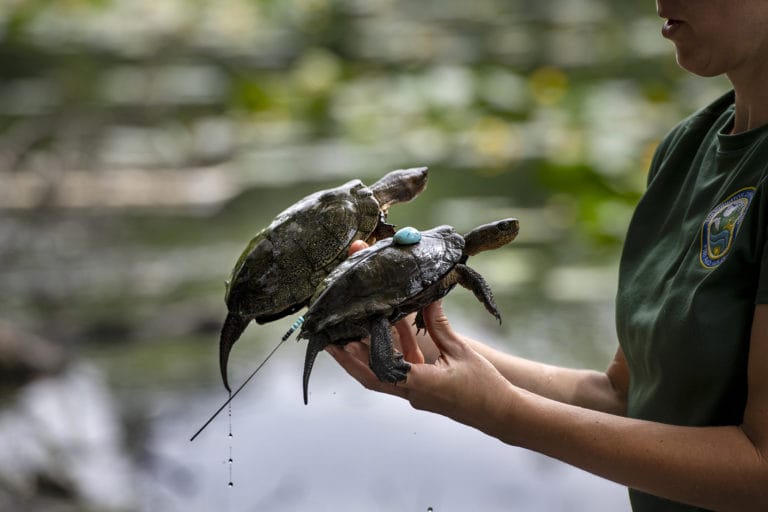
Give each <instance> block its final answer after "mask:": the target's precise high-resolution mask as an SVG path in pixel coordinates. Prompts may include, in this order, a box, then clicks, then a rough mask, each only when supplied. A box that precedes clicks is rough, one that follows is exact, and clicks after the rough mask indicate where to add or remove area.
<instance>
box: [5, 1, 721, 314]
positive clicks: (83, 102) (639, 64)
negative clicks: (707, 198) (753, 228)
mask: <svg viewBox="0 0 768 512" xmlns="http://www.w3.org/2000/svg"><path fill="white" fill-rule="evenodd" d="M660 26H661V21H660V20H659V19H658V18H657V17H656V14H655V6H654V5H653V3H652V2H646V1H642V2H641V1H633V2H628V1H625V0H623V1H618V0H615V1H608V0H552V1H549V2H534V1H532V0H513V1H510V0H504V1H502V0H478V1H475V2H466V1H463V0H424V1H420V2H408V1H406V0H280V1H277V0H221V1H217V2H205V1H202V0H163V1H162V2H158V1H156V0H51V1H45V0H10V1H6V2H4V3H3V4H2V6H1V7H0V179H1V180H2V182H3V183H4V184H5V186H4V187H0V211H2V212H4V213H5V218H4V220H3V221H2V222H0V237H2V240H3V242H4V243H3V244H2V248H1V249H0V262H3V263H4V264H5V269H6V270H5V271H4V272H3V273H0V284H2V285H3V287H4V289H6V290H9V294H8V296H7V298H5V299H4V302H3V305H4V306H6V307H9V308H10V309H11V310H14V308H21V307H24V305H25V304H26V305H28V304H34V305H35V310H36V311H51V310H53V311H58V312H61V310H62V308H63V307H64V305H65V304H70V303H71V302H72V301H73V299H72V296H73V295H72V294H76V295H77V296H78V297H79V299H78V300H81V301H84V302H85V303H87V304H89V309H87V313H82V314H80V313H78V314H77V315H75V317H74V318H75V319H76V321H78V322H79V321H80V320H81V317H82V316H88V315H91V316H93V315H94V314H95V313H94V311H95V310H105V314H106V310H110V309H116V308H124V307H125V303H126V302H131V301H133V298H132V297H135V296H141V297H143V298H144V299H146V298H147V297H148V296H150V297H152V296H155V295H156V296H162V297H164V299H163V300H166V299H167V300H175V299H174V297H178V296H179V293H181V292H178V290H196V292H194V291H193V292H191V293H193V294H197V297H199V298H200V297H206V298H207V297H209V296H211V295H212V293H211V292H210V290H212V289H214V288H216V289H218V286H219V285H218V284H216V285H214V284H213V283H219V279H218V277H217V276H218V275H219V274H221V276H225V275H226V272H227V270H228V269H227V268H226V267H227V265H229V260H228V259H227V258H226V255H228V254H230V253H232V254H233V255H236V254H237V252H238V251H237V249H236V248H234V247H235V246H239V245H241V244H244V243H245V241H247V239H248V237H249V236H250V234H252V233H253V232H255V231H256V230H257V229H258V228H259V227H260V226H259V224H260V223H263V222H267V221H268V219H269V218H271V216H273V215H274V214H275V213H276V212H277V211H279V210H280V209H282V208H283V207H285V206H287V204H288V203H289V202H290V200H291V199H293V200H295V199H297V198H298V197H300V196H301V193H304V192H309V191H311V190H314V189H316V188H318V187H319V186H324V185H326V184H330V183H338V182H340V181H344V180H347V179H350V178H352V177H359V178H362V179H364V180H369V179H374V178H377V177H379V176H381V175H382V174H383V173H384V172H386V171H388V170H390V169H391V168H395V167H410V166H416V165H428V166H429V167H430V168H431V169H432V172H433V174H432V176H433V178H432V183H431V185H430V188H429V191H430V193H429V195H427V196H425V198H424V199H423V200H421V201H420V203H424V205H416V206H413V208H412V209H406V208H403V210H402V211H403V212H410V214H411V215H413V216H416V218H417V219H429V220H428V222H433V223H438V222H440V223H442V222H449V223H455V224H457V225H459V224H467V225H466V226H462V228H464V227H467V228H468V227H471V226H469V223H470V222H473V221H474V220H475V216H474V213H473V212H470V211H464V212H462V211H457V208H456V207H455V206H450V205H449V206H441V203H442V202H449V201H450V200H454V199H461V198H468V199H472V198H474V199H473V200H479V201H480V202H479V203H478V204H479V205H482V204H483V203H482V201H485V204H502V205H503V207H504V208H507V212H509V211H512V212H514V211H515V208H525V209H528V210H530V211H532V212H533V211H543V212H545V213H543V214H542V215H541V216H540V218H542V219H549V220H548V221H547V222H549V223H550V224H547V223H546V222H545V223H543V224H542V223H538V224H537V223H536V222H532V223H531V222H528V223H526V222H525V220H524V231H525V228H526V226H531V227H530V228H528V229H529V230H535V231H539V233H533V234H532V235H536V236H531V239H530V241H529V242H526V241H525V238H524V237H521V243H522V244H525V243H534V242H533V241H534V239H535V240H538V241H539V242H541V243H546V244H551V247H550V248H549V249H544V250H550V251H552V252H553V253H554V254H556V255H555V256H553V258H554V260H555V261H563V260H567V261H572V260H573V259H574V258H577V257H578V258H586V259H589V258H595V257H597V256H599V255H604V254H615V252H616V250H617V248H618V247H619V244H620V242H621V240H622V238H623V230H624V227H625V225H626V222H627V221H628V219H629V216H630V215H631V211H632V208H633V206H634V204H635V203H636V201H637V200H638V198H639V196H640V194H641V193H642V190H643V188H644V185H645V173H646V168H647V166H648V164H649V162H650V157H651V155H652V153H653V150H654V148H655V146H656V144H657V143H658V141H659V140H660V138H661V137H662V136H663V135H664V134H665V133H666V132H667V131H668V130H669V129H670V128H671V127H672V126H673V125H674V124H675V123H676V122H677V121H679V120H680V119H681V118H682V117H683V116H685V115H687V114H688V113H690V112H691V111H692V110H694V109H695V108H698V107H699V106H701V105H703V104H705V103H706V102H708V101H709V100H711V99H712V98H714V97H715V96H716V95H718V94H720V93H721V91H722V90H723V89H724V88H725V87H726V84H725V83H723V82H722V81H720V80H710V81H704V80H700V79H696V78H693V77H690V76H689V75H686V74H685V73H682V72H680V71H679V69H678V68H677V66H676V65H675V63H674V57H673V53H672V49H671V46H670V45H669V44H668V43H667V42H666V41H663V40H662V38H661V36H660V34H659V30H660ZM499 198H502V199H499ZM499 201H501V203H499ZM462 204H473V205H474V204H475V203H467V202H466V201H465V203H462ZM480 207H481V206H480ZM408 208H411V207H410V206H409V207H408ZM428 208H432V210H428ZM472 208H474V206H473V207H472ZM430 211H432V213H430ZM489 211H490V210H489ZM494 211H495V210H494ZM488 215H490V213H489V214H488ZM469 218H471V219H472V221H470V220H467V219H469ZM477 220H483V219H482V218H478V219H477ZM424 222H427V220H424ZM553 226H555V227H553ZM545 232H546V233H550V234H546V235H544V234H542V233H545ZM555 232H556V233H557V235H553V234H551V233H555ZM529 233H530V231H529ZM524 234H525V232H524ZM46 237H47V238H46ZM537 243H538V242H537ZM107 247H116V248H117V249H114V250H113V251H112V252H109V251H108V250H107V249H106V248H107ZM197 250H199V251H200V252H199V253H195V254H196V256H187V257H186V258H185V261H187V262H188V266H185V265H183V264H182V265H179V264H175V263H171V264H168V265H166V266H163V265H160V263H158V264H157V265H158V268H157V269H155V270H154V271H151V269H150V270H148V265H147V264H146V261H144V264H141V265H140V264H138V263H135V262H137V261H141V260H142V259H146V258H149V259H150V260H151V259H152V258H159V259H162V258H165V260H163V261H166V260H171V261H175V260H174V259H175V258H178V257H179V253H180V252H183V251H187V252H189V251H197ZM163 254H164V255H165V256H162V255H163ZM210 254H216V255H219V256H220V258H217V257H213V256H211V257H208V255H210ZM557 255H559V256H557ZM105 258H107V259H111V261H112V264H111V265H110V264H107V263H104V261H105ZM54 262H57V263H54ZM86 262H91V263H86ZM57 265H66V266H67V267H66V268H67V272H66V273H65V274H66V276H67V277H66V278H65V277H62V275H61V272H57ZM206 265H207V266H206ZM86 266H87V268H86ZM149 266H150V267H151V265H149ZM195 266H196V267H195ZM195 268H197V273H196V271H195ZM214 270H217V271H218V273H216V272H214ZM118 272H119V276H116V273H118ZM41 276H55V277H41ZM169 276H170V277H169ZM32 279H39V280H41V281H43V282H41V283H40V284H35V285H30V284H29V280H32ZM222 279H223V277H222ZM190 280H191V283H190ZM196 280H197V281H196ZM160 290H164V291H160ZM105 294H106V296H110V297H113V299H110V300H105ZM153 294H154V295H153ZM152 300H154V299H151V300H150V302H152ZM217 300H218V299H217ZM75 302H77V301H75ZM97 305H98V306H97ZM147 309H148V308H147ZM64 310H66V308H64ZM138 314H139V316H141V315H142V314H145V313H142V312H141V311H140V312H139V313H138ZM147 314H148V313H147ZM53 316H54V318H55V315H53ZM110 322H115V320H114V319H111V320H110ZM72 323H73V321H72V318H71V317H66V315H65V318H64V319H63V320H62V321H61V322H59V323H56V322H54V324H55V325H61V324H65V325H70V324H72Z"/></svg>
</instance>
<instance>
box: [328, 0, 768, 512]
mask: <svg viewBox="0 0 768 512" xmlns="http://www.w3.org/2000/svg"><path fill="white" fill-rule="evenodd" d="M657 9H658V13H659V16H660V17H662V18H664V19H665V20H666V21H665V23H664V26H663V29H662V34H663V35H664V37H666V38H668V39H670V40H671V41H672V42H673V43H674V45H675V49H676V56H677V61H678V63H679V65H680V66H682V67H683V68H684V69H686V70H688V71H690V72H692V73H695V74H698V75H701V76H715V75H720V74H725V75H726V76H727V77H728V79H729V80H730V82H731V84H732V85H733V91H731V92H730V93H728V94H726V95H725V96H723V97H721V98H720V99H718V100H717V101H715V102H713V103H712V104H711V105H709V106H708V107H706V108H704V109H702V110H701V111H699V112H698V113H696V114H694V115H693V116H691V117H690V118H688V119H686V120H684V121H683V122H682V123H681V124H680V125H678V126H677V127H676V128H675V129H674V130H673V131H672V132H671V133H670V134H669V135H668V136H667V137H666V138H665V139H664V141H663V142H662V144H661V145H660V146H659V148H658V150H657V152H656V155H655V158H654V161H653V163H652V166H651V170H650V175H649V180H648V189H647V191H646V194H645V195H644V197H643V199H642V200H641V202H640V203H639V205H638V207H637V210H636V212H635V215H634V217H633V220H632V222H631V224H630V227H629V230H628V233H627V238H626V242H625V246H624V250H623V253H622V260H621V264H620V269H619V290H618V294H617V304H616V311H617V332H618V335H619V336H618V337H619V348H618V350H617V352H616V356H615V358H614V360H613V362H612V363H611V364H610V366H609V368H608V369H607V371H606V372H605V373H600V372H594V371H587V370H571V369H564V368H556V367H552V366H549V365H544V364H540V363H536V362H532V361H527V360H523V359H520V358H517V357H513V356H510V355H507V354H504V353H501V352H499V351H497V350H494V349H492V348H490V347H488V346H486V345H484V344H482V343H480V342H477V341H474V340H470V339H467V338H466V337H464V336H462V335H460V334H458V333H456V332H455V331H453V329H452V328H451V326H450V324H449V322H448V319H447V318H446V316H445V314H444V313H443V310H442V308H441V305H440V304H439V303H436V304H433V305H431V306H430V307H429V308H427V310H426V312H425V317H426V318H425V319H426V322H427V326H428V333H429V335H428V338H427V339H417V338H416V336H415V335H414V333H413V332H412V330H411V327H410V326H409V325H408V323H407V322H405V321H404V322H400V323H399V324H398V325H396V330H397V333H398V335H399V338H400V345H401V347H402V350H403V352H404V354H405V356H406V359H407V360H409V361H411V362H412V363H414V364H412V369H411V371H410V372H409V374H408V378H407V380H406V381H405V382H404V383H400V384H398V385H397V386H393V385H391V384H384V383H381V382H379V381H377V380H376V378H375V377H374V376H373V374H372V373H371V371H370V370H369V369H368V365H367V347H366V346H365V345H364V344H362V343H351V344H349V345H347V346H346V348H338V347H329V349H328V350H329V352H331V354H332V355H333V356H334V358H335V359H336V360H337V361H338V362H339V363H340V364H341V365H342V366H343V367H344V368H345V369H346V370H347V371H348V372H349V373H350V374H351V375H352V376H354V377H355V378H356V379H358V380H359V381H360V382H362V383H363V384H364V385H365V386H366V387H369V388H371V389H375V390H378V391H382V392H386V393H391V394H394V395H398V396H401V397H403V398H405V399H407V400H409V401H410V403H411V404H412V405H413V406H414V407H415V408H417V409H424V410H429V411H433V412H436V413H439V414H442V415H445V416H447V417H450V418H453V419H455V420H457V421H460V422H462V423H465V424H467V425H470V426H473V427H476V428H478V429H479V430H481V431H483V432H485V433H487V434H489V435H491V436H494V437H497V438H498V439H500V440H502V441H504V442H506V443H508V444H510V445H515V446H521V447H524V448H528V449H532V450H536V451H538V452H540V453H543V454H546V455H548V456H551V457H555V458H558V459H561V460H563V461H565V462H567V463H570V464H572V465H575V466H578V467H580V468H583V469H585V470H587V471H590V472H592V473H595V474H597V475H600V476H603V477H605V478H608V479H610V480H613V481H616V482H619V483H622V484H624V485H627V486H628V487H629V488H630V489H631V490H630V498H631V501H632V506H633V510H635V511H643V512H645V511H660V510H664V511H690V510H701V509H711V510H734V511H739V512H744V511H751V510H755V511H758V510H759V511H766V510H768V252H766V250H765V244H766V242H768V190H766V188H767V187H768V185H766V183H765V178H766V176H768V0H698V1H696V2H692V1H683V0H668V1H657ZM432 344H433V345H434V346H436V347H437V350H438V351H439V357H436V358H434V359H433V358H431V357H427V358H426V359H425V356H424V353H425V352H423V351H422V349H421V348H420V345H421V346H422V347H429V346H432Z"/></svg>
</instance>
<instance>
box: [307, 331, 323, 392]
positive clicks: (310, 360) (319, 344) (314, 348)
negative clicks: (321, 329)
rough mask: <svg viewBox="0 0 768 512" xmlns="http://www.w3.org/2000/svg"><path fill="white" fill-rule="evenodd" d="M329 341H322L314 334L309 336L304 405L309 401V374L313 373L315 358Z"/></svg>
mask: <svg viewBox="0 0 768 512" xmlns="http://www.w3.org/2000/svg"><path fill="white" fill-rule="evenodd" d="M326 345H327V343H325V341H321V338H320V337H318V336H314V337H311V338H309V342H308V343H307V354H306V356H304V405H307V404H308V403H309V375H310V374H311V373H312V367H313V366H314V364H315V358H317V354H319V353H320V351H321V350H323V349H324V348H325V346H326Z"/></svg>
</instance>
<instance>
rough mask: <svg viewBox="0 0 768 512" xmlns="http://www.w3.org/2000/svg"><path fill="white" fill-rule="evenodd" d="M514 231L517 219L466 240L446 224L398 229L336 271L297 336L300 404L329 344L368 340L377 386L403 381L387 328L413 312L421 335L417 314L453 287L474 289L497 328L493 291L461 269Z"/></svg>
mask: <svg viewBox="0 0 768 512" xmlns="http://www.w3.org/2000/svg"><path fill="white" fill-rule="evenodd" d="M518 231H519V222H518V220H517V219H514V218H508V219H503V220H498V221H496V222H492V223H489V224H484V225H482V226H479V227H477V228H475V229H473V230H472V231H470V232H469V233H467V234H466V235H464V236H462V235H460V234H458V233H457V232H456V231H455V229H454V228H453V227H451V226H448V225H443V226H438V227H435V228H433V229H431V230H428V231H423V232H420V233H419V232H418V230H415V229H414V228H403V230H401V231H398V232H397V234H396V235H395V236H394V237H393V238H388V239H385V240H381V241H378V242H377V243H375V244H374V245H372V246H370V247H368V248H367V249H363V250H361V251H359V252H357V253H355V254H353V255H352V256H350V257H349V258H348V259H347V260H345V261H344V262H342V263H341V264H339V266H337V267H336V268H335V269H334V270H333V271H332V272H331V273H330V274H329V275H328V277H326V278H325V279H324V280H323V282H322V283H321V284H320V285H319V286H318V288H317V290H316V291H315V294H314V295H313V296H312V299H311V300H310V302H309V307H308V309H307V311H306V313H305V314H304V322H303V325H302V327H301V331H300V332H299V336H298V337H299V339H306V340H307V341H308V343H307V351H306V356H305V360H304V378H303V385H304V403H305V404H306V403H307V401H308V396H307V393H308V386H309V375H310V373H311V372H312V366H313V365H314V362H315V358H316V357H317V354H318V353H319V352H320V351H321V350H323V349H324V348H325V347H326V346H327V345H329V344H334V345H345V344H347V343H349V342H350V341H356V340H359V339H362V338H365V337H370V361H369V364H370V367H371V369H372V370H373V372H374V373H375V374H376V376H377V377H378V379H379V380H381V381H382V382H393V383H394V382H398V381H401V380H404V379H405V378H406V374H407V372H408V370H410V365H409V364H408V363H407V362H406V361H404V360H403V356H402V354H399V353H397V352H396V351H395V349H394V347H393V345H392V338H391V336H390V326H391V325H392V324H393V323H395V322H397V321H398V320H400V319H402V318H403V317H405V316H406V315H408V314H410V313H413V312H417V314H416V321H415V323H416V327H417V329H418V330H422V329H426V325H425V323H424V318H423V315H422V309H423V308H424V307H426V306H427V305H429V304H430V303H432V302H434V301H436V300H438V299H440V298H442V297H444V296H445V295H447V294H448V293H449V292H450V291H451V290H452V289H453V288H454V287H455V286H456V284H460V285H462V286H464V287H465V288H467V289H469V290H471V291H472V292H473V293H474V295H475V296H476V297H477V299H478V300H480V302H482V303H483V305H484V306H485V308H486V309H487V310H488V311H489V312H490V313H491V314H492V315H493V316H494V317H496V318H497V319H498V320H499V322H501V315H500V313H499V311H498V308H497V306H496V303H495V301H494V298H493V294H492V292H491V288H490V286H489V285H488V283H487V282H486V281H485V279H484V278H483V277H482V276H481V275H480V273H478V272H477V271H475V270H473V269H472V268H471V267H469V266H467V264H466V262H467V258H469V256H473V255H475V254H477V253H479V252H481V251H486V250H490V249H496V248H499V247H501V246H503V245H506V244H508V243H509V242H511V241H512V240H514V239H515V238H516V237H517V233H518ZM401 235H402V236H401ZM419 235H420V236H419Z"/></svg>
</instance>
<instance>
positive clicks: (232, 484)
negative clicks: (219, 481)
mask: <svg viewBox="0 0 768 512" xmlns="http://www.w3.org/2000/svg"><path fill="white" fill-rule="evenodd" d="M234 486H235V484H234V482H229V483H228V484H227V487H234Z"/></svg>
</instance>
